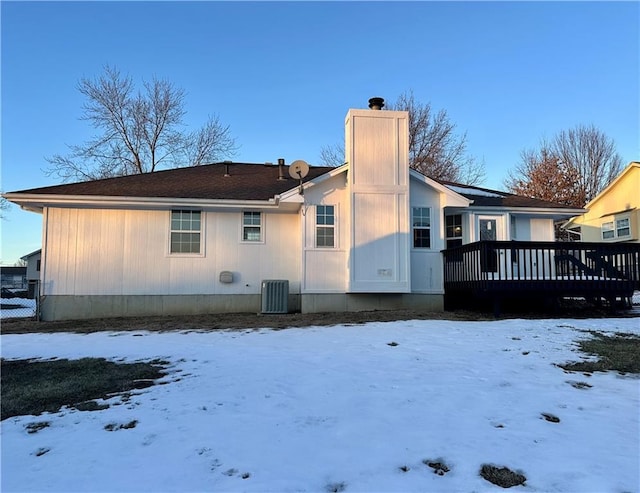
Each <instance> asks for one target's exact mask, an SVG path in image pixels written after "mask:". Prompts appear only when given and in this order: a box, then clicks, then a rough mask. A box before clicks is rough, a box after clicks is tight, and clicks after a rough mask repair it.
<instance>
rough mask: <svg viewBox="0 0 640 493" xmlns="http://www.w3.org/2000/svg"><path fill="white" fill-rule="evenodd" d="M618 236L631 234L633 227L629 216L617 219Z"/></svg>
mask: <svg viewBox="0 0 640 493" xmlns="http://www.w3.org/2000/svg"><path fill="white" fill-rule="evenodd" d="M616 236H617V237H618V238H621V237H624V236H631V228H630V227H629V218H628V217H624V218H621V219H616Z"/></svg>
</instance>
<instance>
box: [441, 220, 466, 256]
mask: <svg viewBox="0 0 640 493" xmlns="http://www.w3.org/2000/svg"><path fill="white" fill-rule="evenodd" d="M454 216H460V236H447V228H448V226H447V218H448V217H454ZM449 240H460V241H461V243H462V244H464V217H463V216H462V214H449V215H447V216H445V217H444V246H445V248H447V243H448V242H449Z"/></svg>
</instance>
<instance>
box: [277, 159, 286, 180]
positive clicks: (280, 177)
mask: <svg viewBox="0 0 640 493" xmlns="http://www.w3.org/2000/svg"><path fill="white" fill-rule="evenodd" d="M286 179H287V177H286V176H284V158H278V180H286Z"/></svg>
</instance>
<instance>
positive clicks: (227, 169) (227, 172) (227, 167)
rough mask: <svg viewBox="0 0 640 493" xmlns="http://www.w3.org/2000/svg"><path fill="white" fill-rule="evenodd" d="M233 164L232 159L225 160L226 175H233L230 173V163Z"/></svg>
mask: <svg viewBox="0 0 640 493" xmlns="http://www.w3.org/2000/svg"><path fill="white" fill-rule="evenodd" d="M230 164H231V161H225V162H224V176H231V175H230V174H229V165H230Z"/></svg>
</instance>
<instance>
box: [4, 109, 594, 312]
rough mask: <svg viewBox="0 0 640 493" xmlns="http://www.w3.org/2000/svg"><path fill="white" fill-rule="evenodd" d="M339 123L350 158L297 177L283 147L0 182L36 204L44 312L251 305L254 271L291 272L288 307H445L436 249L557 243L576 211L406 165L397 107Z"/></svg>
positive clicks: (28, 204) (403, 123) (276, 276)
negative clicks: (187, 162) (39, 184)
mask: <svg viewBox="0 0 640 493" xmlns="http://www.w3.org/2000/svg"><path fill="white" fill-rule="evenodd" d="M345 125H346V128H345V137H346V141H345V149H346V164H344V165H343V166H340V167H337V168H329V167H315V166H312V167H310V168H309V170H308V174H307V175H306V176H305V177H304V179H303V180H302V181H303V184H302V185H301V184H300V183H299V181H298V180H297V179H293V178H291V177H289V172H288V170H287V167H286V166H285V165H284V160H279V164H277V165H271V164H241V163H228V162H225V163H217V164H212V165H205V166H199V167H193V168H181V169H174V170H168V171H160V172H155V173H150V174H145V175H134V176H126V177H119V178H111V179H105V180H98V181H91V182H84V183H75V184H67V185H58V186H51V187H44V188H37V189H31V190H23V191H19V192H11V193H7V194H5V197H6V198H7V199H9V200H10V201H12V202H15V203H16V204H18V205H20V206H21V207H23V208H25V209H27V210H31V211H34V212H38V213H41V214H42V215H43V223H44V224H43V231H44V233H43V245H42V269H41V273H40V280H41V294H42V295H43V297H42V303H41V312H42V316H43V318H44V319H46V320H57V319H72V318H91V317H105V316H141V315H161V314H199V313H215V312H254V313H255V312H260V311H261V309H263V311H264V304H262V305H261V294H262V293H263V290H264V289H265V286H266V287H268V286H270V285H271V284H270V283H266V284H265V283H263V281H265V280H283V281H287V283H285V284H283V286H286V284H288V288H286V291H285V293H287V294H288V296H286V300H285V301H286V302H287V303H286V305H285V306H286V310H287V311H302V312H325V311H357V310H373V309H400V308H414V309H415V308H419V309H423V310H442V309H443V299H444V267H443V254H442V253H441V251H442V250H443V249H445V248H447V247H454V246H456V245H461V244H467V243H472V242H476V241H478V240H522V241H532V240H534V241H535V240H540V241H553V240H554V227H553V225H554V221H559V220H567V219H569V218H570V217H571V216H575V215H576V214H579V213H582V212H584V211H583V210H582V209H575V208H568V207H566V206H562V205H558V204H554V203H550V202H545V201H541V200H535V199H529V198H525V197H519V196H515V195H511V194H507V193H503V192H497V191H492V190H487V189H483V188H477V187H468V186H464V185H459V184H452V183H445V182H439V181H436V180H433V179H431V178H429V177H427V176H424V175H422V174H420V173H418V172H416V171H414V170H410V169H409V134H408V113H407V112H403V111H379V110H376V109H371V110H360V109H351V110H349V112H348V113H347V115H346V120H345ZM298 164H299V163H298ZM305 168H306V166H304V163H302V164H299V165H298V166H297V168H296V169H300V170H301V171H302V172H304V171H305ZM512 261H513V262H516V261H517V259H515V258H514V259H513V260H512ZM485 267H486V266H485ZM494 268H495V269H498V264H495V265H494V266H492V267H491V269H494ZM483 272H486V269H485V271H483ZM262 301H264V300H262Z"/></svg>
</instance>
